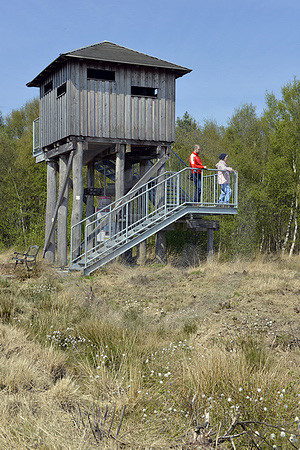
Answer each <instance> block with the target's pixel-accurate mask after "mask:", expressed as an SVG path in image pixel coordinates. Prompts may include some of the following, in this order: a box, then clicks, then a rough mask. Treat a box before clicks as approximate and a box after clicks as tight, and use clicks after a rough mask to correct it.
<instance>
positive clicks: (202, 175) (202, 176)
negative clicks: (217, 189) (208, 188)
mask: <svg viewBox="0 0 300 450" xmlns="http://www.w3.org/2000/svg"><path fill="white" fill-rule="evenodd" d="M203 179H204V172H203V170H202V173H201V178H200V185H201V195H200V203H201V205H203Z"/></svg>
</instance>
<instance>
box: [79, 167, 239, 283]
mask: <svg viewBox="0 0 300 450" xmlns="http://www.w3.org/2000/svg"><path fill="white" fill-rule="evenodd" d="M189 178H190V169H189V168H184V169H182V170H180V171H179V172H176V173H173V172H165V173H164V174H162V175H159V176H158V177H156V178H153V179H151V180H150V181H149V182H147V183H145V184H144V185H142V186H140V187H139V188H138V189H136V190H133V191H130V192H129V193H128V194H127V195H125V196H124V197H122V198H120V199H119V200H117V201H115V202H113V203H111V204H110V205H109V206H107V207H105V208H103V209H102V210H100V211H97V212H96V213H95V214H93V215H91V216H90V217H87V218H86V219H84V220H82V221H81V222H79V223H78V224H76V225H74V226H73V227H72V229H71V262H70V269H71V270H81V271H82V272H83V274H89V273H91V272H93V271H94V270H96V269H97V268H98V267H101V266H103V265H104V264H106V263H108V262H109V261H112V260H113V259H115V258H116V257H117V256H119V255H121V254H122V253H124V252H126V251H127V250H129V249H130V248H132V247H134V246H135V245H137V244H139V243H140V242H142V241H144V240H145V239H147V238H148V237H149V236H151V235H153V234H155V233H157V232H158V231H160V230H162V229H164V228H165V227H167V226H168V225H170V224H171V223H173V222H175V221H177V220H179V219H180V218H182V217H184V216H186V215H193V216H203V215H207V214H213V215H216V214H236V213H237V206H238V175H237V173H235V174H234V175H233V177H232V181H233V182H232V191H233V194H232V198H231V202H230V203H229V204H228V205H220V204H219V203H218V199H219V195H220V188H219V185H218V184H217V171H216V170H211V169H208V170H206V171H204V172H203V176H202V178H201V200H200V202H199V203H195V202H194V201H193V198H194V188H195V187H194V183H193V182H191V181H190V179H189Z"/></svg>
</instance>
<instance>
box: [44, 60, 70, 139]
mask: <svg viewBox="0 0 300 450" xmlns="http://www.w3.org/2000/svg"><path fill="white" fill-rule="evenodd" d="M51 80H52V83H53V88H52V90H51V91H50V92H48V93H47V94H46V95H44V86H45V85H46V84H47V83H48V82H49V81H51ZM63 83H67V93H68V90H69V86H70V73H69V67H68V66H67V65H64V66H62V67H61V68H60V69H59V70H57V71H56V72H55V73H53V74H52V76H51V77H49V78H47V79H46V80H45V82H44V83H43V85H42V86H41V95H40V117H41V122H40V123H41V146H42V147H44V146H47V145H50V144H52V143H53V142H56V141H58V140H60V139H62V138H64V137H66V136H68V135H69V123H68V114H69V101H68V95H67V93H66V94H63V95H61V96H59V97H57V88H58V87H59V86H61V85H62V84H63Z"/></svg>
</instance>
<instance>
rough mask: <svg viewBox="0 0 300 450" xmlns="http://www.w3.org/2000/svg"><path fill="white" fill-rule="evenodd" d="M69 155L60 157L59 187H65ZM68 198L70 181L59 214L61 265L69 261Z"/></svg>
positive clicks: (58, 244)
mask: <svg viewBox="0 0 300 450" xmlns="http://www.w3.org/2000/svg"><path fill="white" fill-rule="evenodd" d="M67 162H68V157H67V156H66V155H61V156H60V157H59V189H60V191H61V190H62V188H63V183H64V180H65V177H66V170H67ZM68 200H69V183H67V184H66V187H65V190H64V194H63V197H62V200H61V204H60V206H59V208H58V215H57V262H58V264H59V265H60V266H66V265H67V263H68V258H67V250H68Z"/></svg>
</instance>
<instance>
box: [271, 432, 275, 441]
mask: <svg viewBox="0 0 300 450" xmlns="http://www.w3.org/2000/svg"><path fill="white" fill-rule="evenodd" d="M270 438H271V439H273V441H274V439H276V434H275V433H271V435H270Z"/></svg>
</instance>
